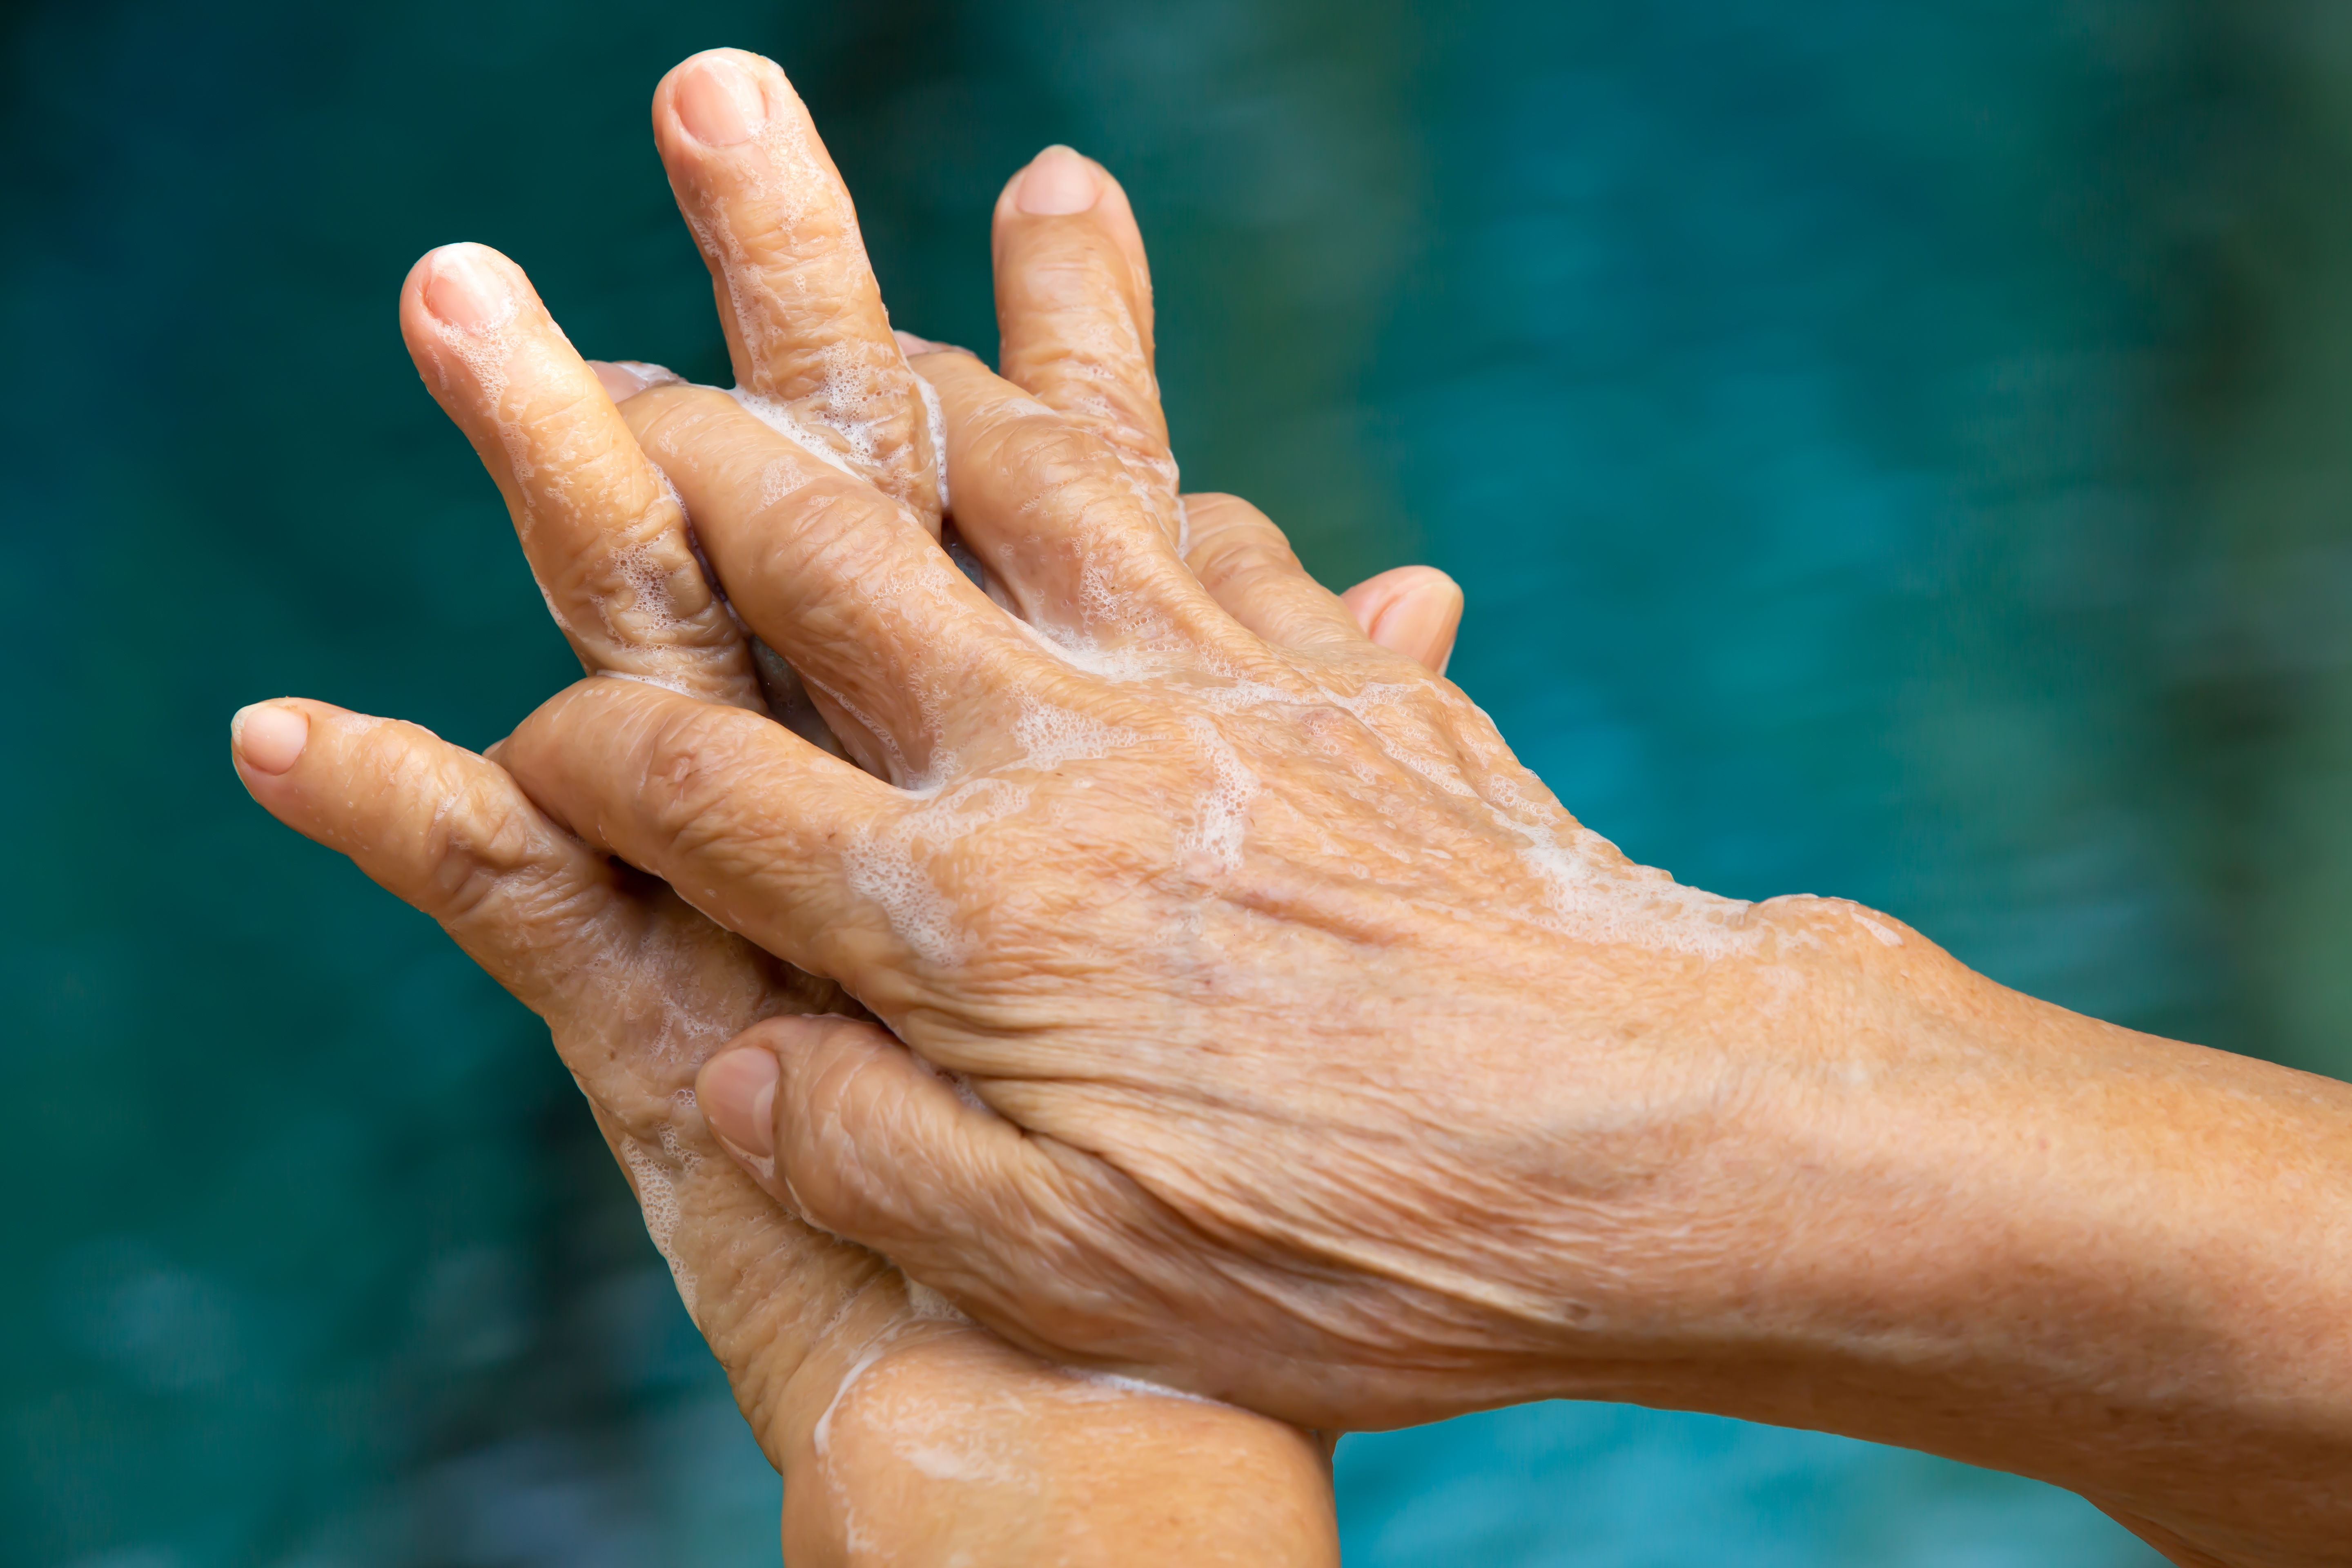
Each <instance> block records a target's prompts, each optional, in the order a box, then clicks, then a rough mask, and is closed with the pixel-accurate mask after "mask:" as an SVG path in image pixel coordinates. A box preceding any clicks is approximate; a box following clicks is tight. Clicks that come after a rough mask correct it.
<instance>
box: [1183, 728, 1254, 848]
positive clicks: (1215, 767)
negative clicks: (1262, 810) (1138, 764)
mask: <svg viewBox="0 0 2352 1568" xmlns="http://www.w3.org/2000/svg"><path fill="white" fill-rule="evenodd" d="M1184 727H1185V728H1186V729H1187V730H1190V731H1192V737H1193V739H1194V740H1196V741H1198V742H1200V743H1201V749H1202V751H1204V752H1207V753H1208V757H1209V767H1210V771H1211V783H1210V785H1209V792H1208V794H1206V795H1203V796H1202V797H1201V800H1200V803H1199V805H1197V806H1196V807H1195V810H1194V816H1193V819H1192V826H1191V827H1189V828H1187V829H1186V830H1185V831H1183V832H1182V833H1181V834H1179V835H1178V836H1177V847H1178V848H1179V849H1180V850H1181V851H1186V852H1189V853H1192V854H1197V855H1200V856H1202V857H1204V858H1206V859H1207V860H1208V861H1209V863H1210V865H1211V866H1213V868H1216V869H1217V870H1219V871H1230V870H1232V869H1234V868H1235V867H1237V866H1239V865H1240V864H1241V863H1242V841H1243V839H1244V837H1245V836H1246V834H1247V833H1248V831H1249V806H1250V801H1251V799H1252V798H1253V797H1254V796H1255V795H1256V794H1257V775H1256V774H1255V773H1252V772H1250V770H1249V767H1248V765H1247V764H1246V763H1244V762H1243V761H1242V758H1241V753H1240V752H1236V751H1234V747H1233V742H1230V741H1228V740H1226V739H1225V738H1224V736H1223V734H1221V733H1219V732H1218V730H1217V727H1216V726H1215V725H1214V724H1212V723H1211V722H1209V721H1208V720H1206V719H1203V718H1202V717H1201V716H1200V715H1199V714H1192V715H1190V716H1188V717H1187V718H1186V719H1185V721H1184Z"/></svg>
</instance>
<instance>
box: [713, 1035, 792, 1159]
mask: <svg viewBox="0 0 2352 1568" xmlns="http://www.w3.org/2000/svg"><path fill="white" fill-rule="evenodd" d="M781 1077H782V1068H779V1067H778V1065H777V1063H776V1053H775V1052H773V1051H772V1050H769V1049H767V1048H766V1047H763V1046H745V1047H742V1048H741V1049H740V1050H733V1051H728V1052H725V1053H723V1054H722V1055H719V1056H716V1057H713V1058H711V1059H710V1060H709V1061H708V1062H706V1063H704V1064H703V1068H702V1073H701V1076H700V1077H699V1078H698V1079H697V1080H696V1082H695V1086H694V1098H695V1103H697V1104H698V1105H699V1106H701V1107H702V1116H703V1120H704V1121H708V1122H709V1123H710V1130H711V1131H713V1132H716V1133H718V1134H719V1137H721V1138H723V1139H725V1140H726V1141H727V1142H730V1143H731V1144H733V1145H734V1146H735V1147H736V1148H738V1149H740V1150H741V1151H743V1152H744V1153H746V1154H748V1155H750V1156H751V1158H753V1159H755V1160H766V1159H771V1158H772V1157H773V1156H774V1154H775V1152H776V1081H777V1079H779V1078H781Z"/></svg>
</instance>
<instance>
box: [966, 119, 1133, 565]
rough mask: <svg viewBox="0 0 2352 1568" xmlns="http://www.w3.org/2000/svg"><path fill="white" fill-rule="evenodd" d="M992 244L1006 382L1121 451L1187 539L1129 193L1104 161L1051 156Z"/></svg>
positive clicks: (1016, 185) (1024, 185) (1030, 176)
mask: <svg viewBox="0 0 2352 1568" xmlns="http://www.w3.org/2000/svg"><path fill="white" fill-rule="evenodd" d="M992 239H993V248H994V252H995V266H996V320H997V331H998V336H999V339H1000V342H1001V343H1002V349H1001V353H1000V356H999V358H1000V368H1001V370H1002V372H1003V375H1004V378H1005V379H1006V380H1007V381H1010V382H1012V383H1013V384H1014V385H1016V386H1019V387H1021V388H1022V389H1023V390H1024V391H1026V392H1027V393H1029V395H1031V396H1033V397H1034V398H1036V399H1037V401H1038V402H1040V403H1043V404H1044V405H1045V406H1046V407H1048V408H1051V409H1053V410H1055V412H1056V413H1059V414H1061V415H1063V416H1066V417H1067V418H1069V419H1070V420H1072V421H1073V422H1074V423H1076V424H1077V425H1079V426H1083V427H1084V428H1086V429H1088V430H1091V431H1093V432H1094V433H1095V434H1097V435H1098V436H1100V437H1103V438H1104V439H1105V440H1106V441H1108V442H1109V443H1110V446H1111V447H1112V449H1113V450H1114V451H1116V452H1117V453H1118V458H1119V460H1120V461H1121V462H1122V463H1123V464H1125V465H1126V467H1127V468H1128V471H1129V473H1130V474H1131V475H1133V476H1134V479H1135V480H1136V483H1137V485H1138V487H1139V493H1140V494H1141V495H1142V497H1143V499H1144V500H1145V502H1146V504H1147V505H1148V506H1149V507H1150V510H1151V512H1152V516H1153V517H1154V519H1155V520H1157V521H1159V523H1160V527H1161V528H1162V530H1164V531H1166V533H1167V535H1168V537H1169V538H1170V539H1171V540H1173V539H1175V538H1176V536H1177V531H1178V527H1179V521H1178V516H1177V510H1176V462H1175V459H1174V458H1172V457H1171V456H1170V455H1169V451H1168V423H1167V420H1166V419H1165V418H1164V417H1163V416H1162V415H1161V413H1160V383H1159V380H1158V378H1157V377H1156V376H1155V375H1154V374H1153V373H1152V348H1151V275H1150V270H1149V268H1147V267H1146V265H1145V262H1144V255H1143V237H1142V235H1141V234H1140V233H1139V231H1138V230H1137V228H1136V226H1135V214H1134V212H1133V211H1132V209H1130V208H1129V205H1128V201H1127V193H1126V192H1125V191H1123V190H1121V189H1120V188H1119V185H1118V181H1116V180H1114V179H1112V178H1111V177H1110V174H1109V173H1108V171H1107V170H1105V169H1104V168H1103V167H1102V165H1100V164H1099V163H1095V162H1094V161H1093V160H1092V159H1089V158H1084V157H1081V156H1079V155H1078V154H1077V153H1074V152H1072V151H1071V150H1070V149H1069V148H1067V147H1048V148H1046V149H1045V151H1044V152H1043V153H1038V154H1037V156H1036V158H1035V159H1034V160H1033V161H1032V162H1031V163H1030V164H1029V166H1028V167H1027V168H1025V169H1024V170H1022V171H1021V173H1019V174H1015V175H1013V179H1012V180H1011V181H1010V182H1009V183H1008V184H1006V185H1005V187H1004V191H1003V195H999V196H998V197H997V200H996V215H995V221H994V229H993V235H992Z"/></svg>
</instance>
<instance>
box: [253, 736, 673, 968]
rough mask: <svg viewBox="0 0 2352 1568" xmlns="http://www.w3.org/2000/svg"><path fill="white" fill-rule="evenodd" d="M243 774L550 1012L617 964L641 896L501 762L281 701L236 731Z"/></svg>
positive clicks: (263, 800) (294, 820)
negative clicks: (612, 960)
mask: <svg viewBox="0 0 2352 1568" xmlns="http://www.w3.org/2000/svg"><path fill="white" fill-rule="evenodd" d="M229 733H230V749H231V752H232V756H233V760H234V761H235V763H236V773H237V777H238V778H239V779H241V780H243V781H244V784H245V787H246V788H247V790H248V791H249V792H251V794H252V795H253V798H254V799H255V800H256V801H257V802H259V803H260V805H261V806H262V807H263V809H265V810H267V811H268V813H269V814H270V815H271V816H275V817H277V818H278V820H279V821H280V822H283V823H285V824H286V825H287V826H289V827H291V828H293V829H294V830H295V831H296V832H298V833H299V834H301V835H303V836H304V837H307V838H310V839H313V840H315V841H317V842H318V843H320V844H323V845H325V846H327V847H329V848H331V849H334V850H337V851H339V852H341V854H344V855H347V856H349V857H350V858H351V859H352V863H353V864H355V865H357V866H358V867H359V868H360V869H361V870H362V871H364V872H366V873H367V874H368V875H369V876H370V877H371V878H373V879H375V881H376V882H377V883H378V884H379V885H381V886H382V887H383V888H384V889H388V890H389V891H390V892H391V893H392V894H393V895H394V897H396V898H398V899H400V900H403V901H404V902H405V903H408V904H410V905H412V906H414V907H415V908H416V909H418V910H423V911H424V912H425V913H426V914H428V915H430V916H432V917H433V918H434V919H435V920H436V921H440V922H441V924H442V926H443V928H444V929H446V931H448V932H449V934H450V935H451V936H452V937H454V938H456V939H457V944H458V945H459V946H460V947H462V948H464V949H465V950H466V952H467V953H469V954H470V955H471V956H472V957H473V959H474V961H475V962H476V963H479V964H480V965H481V966H482V967H483V968H484V969H486V970H488V972H489V973H490V975H491V977H492V978H494V979H495V980H497V981H498V983H499V984H501V985H503V986H505V987H506V988H507V989H508V990H509V991H511V992H513V993H514V994H516V995H517V996H519V997H520V998H521V999H522V1000H523V1002H524V1003H525V1004H527V1005H530V1007H531V1008H532V1009H533V1010H535V1011H537V1012H540V1013H541V1014H545V1013H548V1012H549V1011H550V1010H551V1008H557V1007H560V1006H561V1005H562V1000H563V997H564V995H565V994H566V993H567V990H568V988H569V986H570V984H572V980H573V978H574V977H576V976H577V975H578V974H579V973H582V971H583V967H584V966H587V965H588V964H589V961H590V960H592V959H594V958H598V957H602V956H604V954H605V953H606V952H607V950H608V949H609V948H610V946H611V944H612V943H613V942H614V940H615V928H616V924H617V922H618V921H621V920H622V919H623V918H624V916H625V913H626V905H627V902H628V900H627V899H626V897H625V894H624V892H623V890H622V889H621V888H620V886H619V883H618V880H617V874H616V872H615V871H614V868H613V866H612V864H611V863H610V862H609V861H607V860H606V859H605V858H604V857H602V856H600V855H595V854H593V853H591V852H590V851H589V850H588V849H586V848H585V847H583V846H582V845H580V844H579V843H578V842H577V841H576V840H574V839H572V837H569V836H567V835H566V834H564V833H563V832H562V830H561V829H560V828H558V827H557V826H555V825H554V824H553V823H551V822H550V821H548V819H547V818H546V817H545V816H543V815H542V814H541V812H540V810H539V808H538V807H536V806H534V805H531V803H530V800H529V799H528V798H527V797H526V796H525V795H523V792H522V790H521V788H520V786H519V785H517V784H516V783H515V781H514V780H513V778H512V777H510V776H509V774H508V773H507V772H506V771H505V770H504V769H502V768H500V767H499V765H498V764H497V763H491V762H488V761H486V760H485V759H483V758H481V757H478V756H476V755H475V754H474V753H473V752H467V751H465V750H464V749H462V748H460V747H457V746H453V745H451V744H449V743H448V742H446V741H443V740H441V739H440V738H439V737H437V736H436V735H434V734H433V733H432V732H431V731H427V730H423V729H420V728H418V727H417V726H416V725H414V724H404V723H401V722H399V721H395V720H391V719H373V718H370V717H368V716H366V715H364V714H360V713H352V712H348V711H346V710H343V709H341V708H337V707H334V706H332V705H331V704H329V703H325V702H313V701H310V700H305V699H302V698H294V697H289V698H281V699H279V700H277V701H275V702H266V703H257V704H255V705H254V706H252V707H250V708H247V709H245V710H242V711H240V712H239V713H238V714H237V715H236V719H235V720H233V721H231V724H230V731H229Z"/></svg>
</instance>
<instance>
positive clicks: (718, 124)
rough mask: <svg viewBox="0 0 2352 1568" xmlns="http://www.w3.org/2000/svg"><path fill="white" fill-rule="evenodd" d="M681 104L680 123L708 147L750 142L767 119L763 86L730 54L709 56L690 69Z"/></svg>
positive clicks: (682, 81) (682, 82)
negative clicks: (762, 95)
mask: <svg viewBox="0 0 2352 1568" xmlns="http://www.w3.org/2000/svg"><path fill="white" fill-rule="evenodd" d="M766 118H767V108H766V106H765V105H763V104H762V103H761V101H760V84H759V83H758V82H757V81H754V80H753V79H751V72H750V71H748V70H745V69H744V68H743V67H742V65H741V63H740V62H739V61H737V60H736V59H735V58H733V57H732V56H730V55H716V54H714V55H705V56H703V57H702V58H700V59H698V60H697V61H695V62H694V63H693V64H692V65H690V66H688V67H687V68H686V74H685V75H684V76H681V77H679V78H678V79H677V119H678V123H679V124H681V125H683V126H685V127H686V133H687V134H688V136H691V137H693V138H694V139H695V140H696V141H697V142H701V143H702V144H703V145H704V146H706V147H732V146H734V145H735V144H736V143H737V142H749V141H750V140H751V135H752V132H756V131H758V130H759V129H760V122H761V121H763V120H765V119H766Z"/></svg>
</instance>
